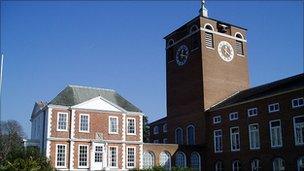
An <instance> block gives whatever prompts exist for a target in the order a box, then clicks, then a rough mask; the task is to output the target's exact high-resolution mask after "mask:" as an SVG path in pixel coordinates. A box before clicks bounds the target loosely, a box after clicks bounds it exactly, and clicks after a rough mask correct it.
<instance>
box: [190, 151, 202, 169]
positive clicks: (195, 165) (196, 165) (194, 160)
mask: <svg viewBox="0 0 304 171" xmlns="http://www.w3.org/2000/svg"><path fill="white" fill-rule="evenodd" d="M190 161H191V169H192V170H193V171H200V170H201V158H200V155H199V154H198V153H197V152H193V153H191V156H190Z"/></svg>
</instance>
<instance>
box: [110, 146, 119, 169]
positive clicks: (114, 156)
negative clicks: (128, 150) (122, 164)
mask: <svg viewBox="0 0 304 171" xmlns="http://www.w3.org/2000/svg"><path fill="white" fill-rule="evenodd" d="M109 153H110V155H109V161H110V163H109V164H110V167H117V147H110V148H109Z"/></svg>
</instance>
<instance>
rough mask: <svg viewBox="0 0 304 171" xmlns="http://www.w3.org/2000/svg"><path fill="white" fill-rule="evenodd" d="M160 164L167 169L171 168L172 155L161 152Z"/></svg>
mask: <svg viewBox="0 0 304 171" xmlns="http://www.w3.org/2000/svg"><path fill="white" fill-rule="evenodd" d="M159 158H160V159H159V163H160V166H162V167H164V168H165V169H166V170H170V169H171V156H170V154H169V153H168V152H161V153H160V156H159Z"/></svg>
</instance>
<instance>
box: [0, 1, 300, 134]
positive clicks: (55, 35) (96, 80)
mask: <svg viewBox="0 0 304 171" xmlns="http://www.w3.org/2000/svg"><path fill="white" fill-rule="evenodd" d="M199 5H200V3H199V1H89V2H84V1H83V2H81V1H74V2H72V1H70V2H59V1H49V2H35V1H29V2H22V1H12V2H8V1H6V2H1V52H3V53H4V54H5V61H4V62H5V66H4V79H3V98H2V119H3V120H7V119H15V120H17V121H19V122H20V123H21V124H22V126H23V127H24V129H25V132H26V133H27V135H28V136H30V121H29V119H30V115H31V111H32V109H33V105H34V102H35V101H37V100H45V101H50V100H51V99H52V98H54V97H55V96H56V95H57V94H58V93H59V91H60V90H61V89H63V88H64V87H65V86H66V85H68V84H77V85H85V86H94V87H104V88H111V89H115V90H117V91H118V92H119V93H120V94H121V95H122V96H124V97H125V98H127V99H128V100H130V101H131V102H132V103H134V104H135V105H136V106H138V107H139V108H141V109H142V110H143V111H144V113H145V114H147V115H148V117H149V120H150V121H153V120H156V119H158V118H161V117H163V116H165V115H166V89H165V88H166V87H165V85H166V83H165V42H164V40H163V37H164V36H165V35H167V34H168V33H170V32H171V31H173V30H174V29H176V28H178V27H179V26H181V25H182V24H183V23H185V22H187V21H189V20H190V19H192V18H193V17H195V16H197V15H198V10H199ZM207 8H208V10H209V16H210V17H212V18H215V19H219V20H222V21H226V22H228V23H233V24H235V25H239V26H243V27H245V28H247V29H248V36H247V39H248V52H249V73H250V84H251V86H257V85H260V84H263V83H267V82H271V81H275V80H278V79H281V78H284V77H289V76H292V75H295V74H298V73H302V72H303V2H301V1H267V2H263V1H207Z"/></svg>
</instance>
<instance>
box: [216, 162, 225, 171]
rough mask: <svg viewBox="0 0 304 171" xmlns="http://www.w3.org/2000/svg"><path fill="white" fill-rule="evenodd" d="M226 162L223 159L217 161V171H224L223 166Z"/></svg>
mask: <svg viewBox="0 0 304 171" xmlns="http://www.w3.org/2000/svg"><path fill="white" fill-rule="evenodd" d="M223 166H224V164H223V162H222V161H216V162H215V164H214V170H215V171H223V170H224V168H223Z"/></svg>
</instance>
